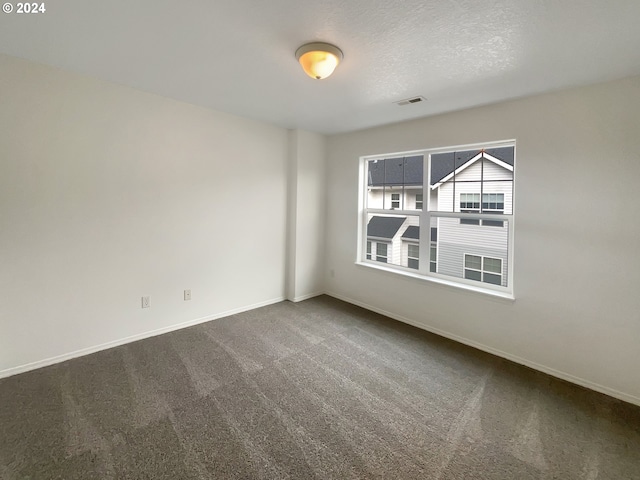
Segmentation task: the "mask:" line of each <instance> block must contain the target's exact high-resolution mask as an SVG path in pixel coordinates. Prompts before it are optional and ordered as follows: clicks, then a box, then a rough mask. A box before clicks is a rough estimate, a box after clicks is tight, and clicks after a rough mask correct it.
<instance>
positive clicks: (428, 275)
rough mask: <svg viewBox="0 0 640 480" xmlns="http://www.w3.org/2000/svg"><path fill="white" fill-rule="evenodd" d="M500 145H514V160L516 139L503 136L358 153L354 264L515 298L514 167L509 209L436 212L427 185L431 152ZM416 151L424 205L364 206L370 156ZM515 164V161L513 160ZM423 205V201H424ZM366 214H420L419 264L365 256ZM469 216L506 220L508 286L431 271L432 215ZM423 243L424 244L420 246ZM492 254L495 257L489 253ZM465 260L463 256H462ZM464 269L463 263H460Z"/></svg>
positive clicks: (402, 154) (433, 216)
mask: <svg viewBox="0 0 640 480" xmlns="http://www.w3.org/2000/svg"><path fill="white" fill-rule="evenodd" d="M500 147H513V148H514V160H515V157H516V153H517V151H516V141H515V140H503V141H496V142H490V143H481V144H467V145H457V146H449V147H442V148H428V149H422V150H412V151H407V152H391V153H385V154H380V155H367V156H363V157H360V175H359V184H358V191H359V197H358V218H359V220H358V239H359V241H358V244H357V251H356V255H357V257H356V264H357V265H361V266H365V267H371V268H374V269H378V270H383V271H386V272H390V273H395V274H400V275H403V276H407V277H412V278H415V279H416V280H420V281H428V282H434V283H438V284H442V285H448V286H451V287H457V288H461V289H465V290H470V291H474V292H477V293H484V294H489V295H492V296H497V297H502V298H506V299H514V298H515V297H514V261H513V257H514V220H515V204H516V199H515V185H516V174H515V168H514V171H513V192H514V194H513V197H512V199H511V201H512V204H511V213H508V214H507V213H495V212H490V213H461V212H438V211H435V210H434V209H435V207H436V206H435V205H434V206H432V205H431V202H432V198H431V195H430V189H429V186H430V185H431V181H430V174H431V168H430V156H431V155H434V154H438V153H448V152H452V151H464V150H475V149H482V148H485V149H489V148H500ZM415 155H422V156H423V159H424V167H423V172H424V178H423V199H424V200H425V201H426V204H427V205H426V206H427V208H423V209H422V210H406V209H402V210H400V209H389V208H387V209H384V208H381V209H380V208H367V205H366V202H367V165H368V163H367V162H369V161H370V160H383V159H387V158H394V157H409V156H415ZM514 165H515V161H514ZM480 202H481V204H482V198H480ZM423 205H424V203H423ZM369 215H393V216H397V215H406V216H417V217H419V218H420V243H419V245H420V247H421V248H420V258H419V268H418V270H416V269H413V268H409V267H403V266H400V265H395V264H390V263H386V264H384V263H380V262H376V261H375V260H373V256H372V259H371V260H367V259H366V242H367V235H366V232H367V223H368V222H367V220H368V216H369ZM447 217H448V218H456V219H460V218H469V219H478V220H492V221H502V222H507V223H506V225H507V228H508V243H507V258H506V262H507V271H506V274H507V279H508V282H507V286H506V287H503V286H499V285H494V284H490V283H485V282H478V281H475V280H467V279H465V278H456V277H451V276H449V275H443V274H440V273H437V272H430V271H429V270H430V265H431V260H430V252H431V240H430V238H431V219H432V218H447ZM422 247H423V248H422ZM492 258H494V257H492ZM463 262H464V258H463ZM463 269H464V263H463ZM462 276H463V277H464V271H463V272H462Z"/></svg>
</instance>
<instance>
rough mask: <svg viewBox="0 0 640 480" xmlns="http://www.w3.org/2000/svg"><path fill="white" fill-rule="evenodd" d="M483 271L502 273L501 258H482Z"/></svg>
mask: <svg viewBox="0 0 640 480" xmlns="http://www.w3.org/2000/svg"><path fill="white" fill-rule="evenodd" d="M482 269H483V270H484V271H485V272H494V273H502V260H500V259H499V258H487V257H485V258H484V259H483V268H482Z"/></svg>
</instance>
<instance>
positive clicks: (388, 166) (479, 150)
mask: <svg viewBox="0 0 640 480" xmlns="http://www.w3.org/2000/svg"><path fill="white" fill-rule="evenodd" d="M514 169H515V142H513V141H510V142H501V143H496V144H484V145H474V146H466V147H460V148H455V147H453V148H439V149H433V150H422V151H418V152H415V151H414V152H411V153H408V154H406V155H404V156H403V155H397V154H396V155H394V156H389V157H388V158H387V157H385V156H383V155H381V156H373V157H367V158H363V159H362V170H361V172H362V173H361V177H360V178H361V179H362V184H361V192H362V193H361V195H362V196H361V199H362V200H361V206H362V208H361V211H362V217H361V219H362V220H361V221H362V226H361V228H360V232H361V236H360V238H359V241H360V242H361V243H359V245H360V246H359V248H358V251H359V252H360V257H359V259H358V261H359V262H362V263H365V262H367V264H368V265H374V264H375V262H383V263H386V264H387V265H385V267H384V268H385V269H390V270H393V271H396V272H397V273H399V274H408V273H409V272H410V271H409V269H411V272H412V273H411V276H412V277H413V278H415V277H416V275H417V276H421V277H424V278H426V279H429V280H433V281H436V282H440V283H446V284H448V285H460V286H463V287H465V288H469V289H474V290H479V291H483V292H489V291H493V292H497V294H499V295H502V296H508V297H511V296H512V294H513V288H512V286H511V279H512V277H513V238H514V233H513V228H514V222H513V219H514V213H513V205H514V196H515V192H514ZM414 195H415V203H414V202H413V201H412V200H413V196H414ZM385 199H386V200H385ZM407 199H409V200H407ZM414 206H415V207H414ZM470 226H476V227H470ZM485 227H486V228H485ZM421 232H422V235H420V233H421ZM423 237H424V238H423ZM369 242H370V243H369ZM378 243H379V244H380V245H382V244H383V243H384V246H382V247H378ZM380 248H382V249H384V250H380ZM421 259H422V261H420V260H421Z"/></svg>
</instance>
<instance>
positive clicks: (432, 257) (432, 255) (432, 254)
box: [429, 244, 438, 272]
mask: <svg viewBox="0 0 640 480" xmlns="http://www.w3.org/2000/svg"><path fill="white" fill-rule="evenodd" d="M437 259H438V247H437V246H436V245H434V244H431V247H430V248H429V271H430V272H436V271H437V270H438V263H437V262H438V261H437Z"/></svg>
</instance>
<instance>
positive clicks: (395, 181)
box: [368, 155, 424, 187]
mask: <svg viewBox="0 0 640 480" xmlns="http://www.w3.org/2000/svg"><path fill="white" fill-rule="evenodd" d="M423 163H424V162H423V161H422V155H416V156H412V157H397V158H386V159H384V160H370V161H369V171H368V175H369V179H368V183H369V185H370V186H372V187H381V186H391V185H422V177H423Z"/></svg>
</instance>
